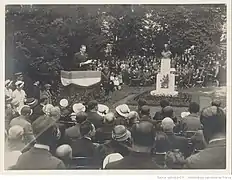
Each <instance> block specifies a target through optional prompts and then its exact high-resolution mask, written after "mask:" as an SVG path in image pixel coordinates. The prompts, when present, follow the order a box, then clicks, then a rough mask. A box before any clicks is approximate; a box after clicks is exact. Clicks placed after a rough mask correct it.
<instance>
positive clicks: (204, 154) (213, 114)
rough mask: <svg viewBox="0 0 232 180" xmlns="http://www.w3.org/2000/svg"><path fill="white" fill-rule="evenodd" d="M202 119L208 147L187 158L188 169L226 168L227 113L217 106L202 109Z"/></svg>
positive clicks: (186, 166)
mask: <svg viewBox="0 0 232 180" xmlns="http://www.w3.org/2000/svg"><path fill="white" fill-rule="evenodd" d="M200 121H201V123H202V125H203V126H204V129H203V134H204V137H205V140H206V141H207V142H208V145H207V147H206V148H205V149H204V150H202V151H200V152H199V153H197V154H194V155H192V156H190V157H189V158H188V159H187V163H186V165H185V168H188V169H225V168H226V114H225V113H224V112H223V110H222V109H221V108H219V107H216V106H211V107H206V108H204V109H203V110H202V112H201V116H200Z"/></svg>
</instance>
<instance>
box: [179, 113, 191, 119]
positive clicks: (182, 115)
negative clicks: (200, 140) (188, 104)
mask: <svg viewBox="0 0 232 180" xmlns="http://www.w3.org/2000/svg"><path fill="white" fill-rule="evenodd" d="M189 114H190V112H182V113H181V114H180V116H181V117H182V118H184V117H186V116H188V115H189Z"/></svg>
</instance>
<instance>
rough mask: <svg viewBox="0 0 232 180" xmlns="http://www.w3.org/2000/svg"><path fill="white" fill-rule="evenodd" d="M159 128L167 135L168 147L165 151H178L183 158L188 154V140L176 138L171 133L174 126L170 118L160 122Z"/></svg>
mask: <svg viewBox="0 0 232 180" xmlns="http://www.w3.org/2000/svg"><path fill="white" fill-rule="evenodd" d="M161 126H162V128H163V131H164V132H165V134H166V135H167V141H168V146H167V147H166V148H167V149H166V151H170V150H174V149H179V151H180V152H182V153H183V154H184V155H185V156H186V155H187V153H188V140H187V138H185V137H181V136H176V135H175V134H174V132H173V129H174V127H175V124H174V122H173V120H172V119H171V118H168V117H167V118H164V119H163V120H162V123H161Z"/></svg>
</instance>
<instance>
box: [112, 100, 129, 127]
mask: <svg viewBox="0 0 232 180" xmlns="http://www.w3.org/2000/svg"><path fill="white" fill-rule="evenodd" d="M115 110H116V114H115V116H116V120H115V124H116V125H120V124H121V125H127V123H126V118H127V116H128V115H129V113H130V108H129V107H128V105H126V104H121V105H119V106H117V107H116V109H115Z"/></svg>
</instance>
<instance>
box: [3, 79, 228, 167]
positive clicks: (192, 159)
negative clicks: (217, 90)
mask: <svg viewBox="0 0 232 180" xmlns="http://www.w3.org/2000/svg"><path fill="white" fill-rule="evenodd" d="M39 84H40V83H39V82H35V83H34V90H33V93H32V92H30V95H28V94H29V92H25V91H24V90H23V89H24V82H23V78H21V76H19V78H17V80H16V82H12V81H10V80H7V81H6V82H5V168H6V169H9V170H45V169H49V170H52V169H225V168H226V112H225V109H223V108H222V107H221V104H220V101H218V100H215V101H213V102H212V104H211V106H209V107H206V108H204V109H203V110H202V111H200V106H199V104H197V103H195V102H191V103H190V104H189V109H188V112H182V113H181V118H178V117H176V116H175V112H174V110H173V107H171V106H170V104H169V102H168V101H167V100H165V99H163V100H161V101H160V111H158V112H155V116H154V117H151V112H150V107H149V106H148V105H147V102H146V101H145V100H144V99H139V100H138V106H137V110H136V111H132V110H130V107H129V106H128V105H126V104H121V105H119V106H117V107H116V108H115V109H114V110H112V109H110V108H109V107H107V106H106V105H104V104H99V103H98V102H97V101H96V100H91V101H89V102H75V103H74V104H69V102H68V100H67V99H61V100H60V102H59V104H54V103H53V101H52V97H53V94H52V92H51V90H50V87H51V85H49V84H45V85H43V87H44V88H43V89H40V88H39V87H38V86H39ZM12 85H14V86H15V87H14V89H13V87H12Z"/></svg>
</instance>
